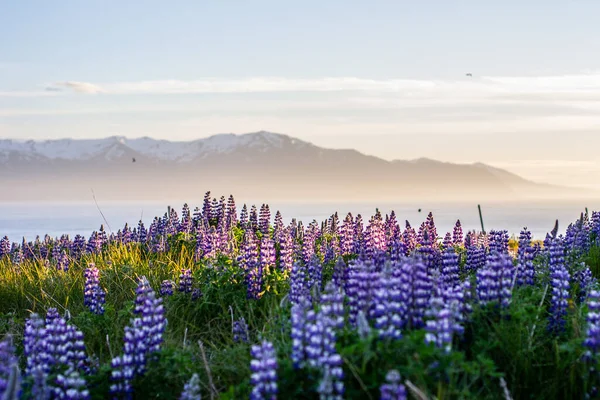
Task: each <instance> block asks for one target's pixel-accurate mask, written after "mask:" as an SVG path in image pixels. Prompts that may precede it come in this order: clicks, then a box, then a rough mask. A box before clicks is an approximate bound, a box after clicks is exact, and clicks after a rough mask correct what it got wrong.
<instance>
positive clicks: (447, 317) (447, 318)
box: [425, 307, 454, 352]
mask: <svg viewBox="0 0 600 400" xmlns="http://www.w3.org/2000/svg"><path fill="white" fill-rule="evenodd" d="M452 319H453V318H452V311H451V310H450V309H448V308H445V307H444V308H442V309H441V310H439V311H438V312H437V315H436V316H435V319H434V320H429V321H427V325H426V330H427V334H426V335H425V342H426V343H434V344H435V346H436V347H439V348H441V349H444V350H445V351H446V352H450V350H451V349H452V333H453V325H454V323H453V321H452Z"/></svg>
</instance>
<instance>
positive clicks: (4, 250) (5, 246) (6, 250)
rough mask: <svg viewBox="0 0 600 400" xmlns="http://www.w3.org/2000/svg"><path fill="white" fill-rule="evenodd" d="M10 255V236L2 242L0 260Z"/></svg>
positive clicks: (5, 237)
mask: <svg viewBox="0 0 600 400" xmlns="http://www.w3.org/2000/svg"><path fill="white" fill-rule="evenodd" d="M8 255H10V240H9V239H8V236H4V237H3V238H2V240H0V258H2V257H4V256H8Z"/></svg>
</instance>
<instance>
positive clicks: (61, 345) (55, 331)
mask: <svg viewBox="0 0 600 400" xmlns="http://www.w3.org/2000/svg"><path fill="white" fill-rule="evenodd" d="M50 311H51V310H48V314H49V316H48V317H47V318H46V327H45V329H46V335H47V339H46V352H47V353H48V356H49V365H50V366H59V367H61V366H64V367H67V369H70V370H79V371H82V372H83V371H84V368H85V362H86V354H85V345H84V343H83V333H82V332H81V331H79V330H77V329H76V328H75V327H74V326H73V325H69V324H67V321H65V319H64V318H62V317H60V316H50Z"/></svg>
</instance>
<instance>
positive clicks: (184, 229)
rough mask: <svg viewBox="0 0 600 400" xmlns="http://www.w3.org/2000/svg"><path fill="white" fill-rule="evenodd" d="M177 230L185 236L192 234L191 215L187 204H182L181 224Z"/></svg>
mask: <svg viewBox="0 0 600 400" xmlns="http://www.w3.org/2000/svg"><path fill="white" fill-rule="evenodd" d="M179 230H180V232H181V233H184V234H186V235H188V234H189V233H191V232H192V214H191V212H190V206H188V204H187V203H184V204H183V208H182V209H181V223H180V224H179Z"/></svg>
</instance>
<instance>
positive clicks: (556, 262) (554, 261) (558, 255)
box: [545, 237, 565, 274]
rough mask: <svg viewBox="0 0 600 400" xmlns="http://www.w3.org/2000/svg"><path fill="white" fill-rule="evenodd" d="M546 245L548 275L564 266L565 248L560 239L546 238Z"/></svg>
mask: <svg viewBox="0 0 600 400" xmlns="http://www.w3.org/2000/svg"><path fill="white" fill-rule="evenodd" d="M547 239H548V241H547V244H545V247H546V250H547V252H548V269H549V271H550V274H552V272H553V271H554V270H555V269H556V268H560V267H564V265H565V248H564V243H563V240H562V239H561V238H560V237H556V238H553V237H549V238H547Z"/></svg>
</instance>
